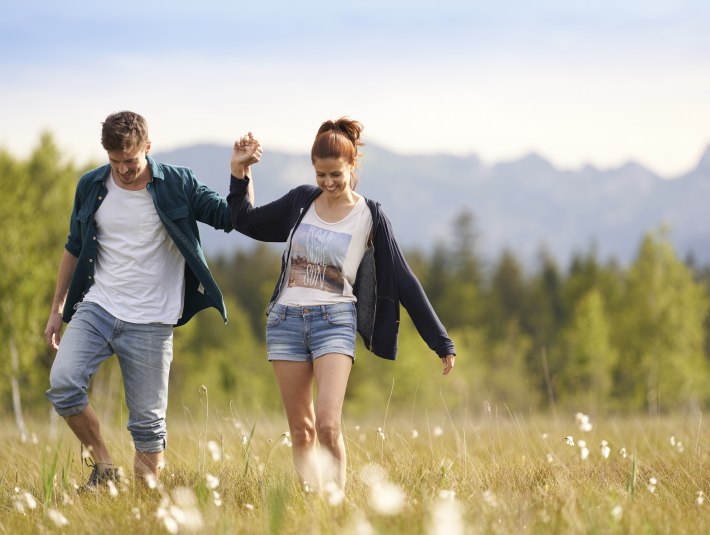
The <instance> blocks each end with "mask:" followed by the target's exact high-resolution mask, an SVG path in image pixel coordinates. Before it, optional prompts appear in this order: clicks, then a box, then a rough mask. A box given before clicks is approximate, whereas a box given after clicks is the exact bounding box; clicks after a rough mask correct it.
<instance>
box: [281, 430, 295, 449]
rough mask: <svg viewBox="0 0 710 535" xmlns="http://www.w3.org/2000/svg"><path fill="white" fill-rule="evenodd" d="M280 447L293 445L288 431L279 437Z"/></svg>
mask: <svg viewBox="0 0 710 535" xmlns="http://www.w3.org/2000/svg"><path fill="white" fill-rule="evenodd" d="M281 445H282V446H286V447H287V448H290V447H292V446H293V443H292V442H291V433H289V432H288V431H286V432H285V433H283V434H282V435H281Z"/></svg>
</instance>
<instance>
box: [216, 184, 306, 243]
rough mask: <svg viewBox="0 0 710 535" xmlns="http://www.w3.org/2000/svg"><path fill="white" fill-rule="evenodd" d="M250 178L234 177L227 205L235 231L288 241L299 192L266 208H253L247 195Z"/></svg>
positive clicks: (257, 238) (258, 238) (266, 240)
mask: <svg viewBox="0 0 710 535" xmlns="http://www.w3.org/2000/svg"><path fill="white" fill-rule="evenodd" d="M249 180H250V179H249V178H242V179H240V178H235V177H232V178H231V183H230V186H229V195H228V196H227V204H229V208H230V210H231V217H232V226H233V227H234V229H235V230H237V231H239V232H241V233H242V234H244V235H245V236H249V237H250V238H253V239H255V240H259V241H265V242H284V241H286V240H287V239H288V234H289V232H290V231H291V226H292V219H293V218H292V217H291V214H292V213H293V211H294V206H295V194H294V192H295V191H296V190H291V191H289V192H288V193H287V194H286V195H284V196H283V197H281V198H280V199H276V200H275V201H272V202H270V203H268V204H264V205H262V206H253V205H252V204H251V202H250V201H249V198H248V196H247V188H248V185H249Z"/></svg>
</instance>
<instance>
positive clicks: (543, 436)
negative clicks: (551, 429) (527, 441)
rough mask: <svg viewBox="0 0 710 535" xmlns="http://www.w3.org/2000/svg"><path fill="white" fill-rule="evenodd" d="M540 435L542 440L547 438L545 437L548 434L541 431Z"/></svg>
mask: <svg viewBox="0 0 710 535" xmlns="http://www.w3.org/2000/svg"><path fill="white" fill-rule="evenodd" d="M540 436H541V437H542V440H547V437H548V436H549V435H548V434H547V433H543V434H542V435H540Z"/></svg>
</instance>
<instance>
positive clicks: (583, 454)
mask: <svg viewBox="0 0 710 535" xmlns="http://www.w3.org/2000/svg"><path fill="white" fill-rule="evenodd" d="M580 442H581V441H580ZM579 455H580V457H582V460H583V461H586V460H587V459H588V458H589V448H588V447H587V446H582V447H580V448H579Z"/></svg>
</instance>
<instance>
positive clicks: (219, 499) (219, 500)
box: [212, 490, 222, 507]
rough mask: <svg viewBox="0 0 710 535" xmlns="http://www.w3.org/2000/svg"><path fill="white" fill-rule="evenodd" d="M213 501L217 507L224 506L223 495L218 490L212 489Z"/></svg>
mask: <svg viewBox="0 0 710 535" xmlns="http://www.w3.org/2000/svg"><path fill="white" fill-rule="evenodd" d="M212 501H213V502H214V506H215V507H222V495H221V494H220V493H219V492H217V491H216V490H213V491H212Z"/></svg>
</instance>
